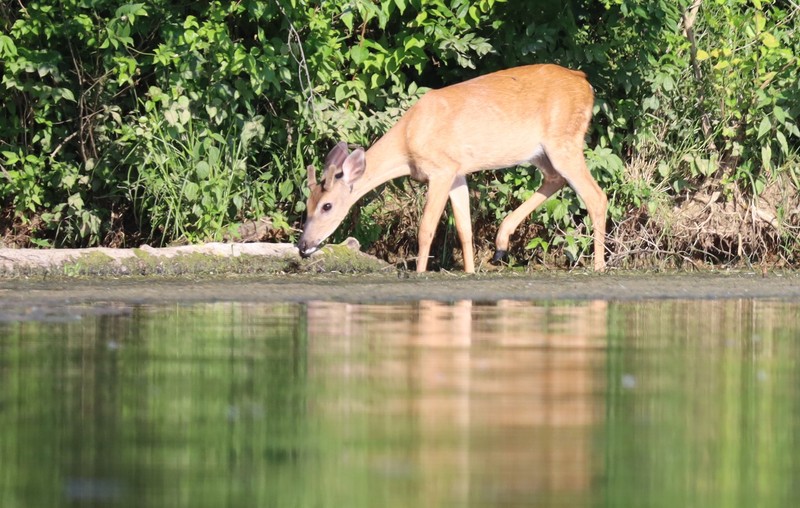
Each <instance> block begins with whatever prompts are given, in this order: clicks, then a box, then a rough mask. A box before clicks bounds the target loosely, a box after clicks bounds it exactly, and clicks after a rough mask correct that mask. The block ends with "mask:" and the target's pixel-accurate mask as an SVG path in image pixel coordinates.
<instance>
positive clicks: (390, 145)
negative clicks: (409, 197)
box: [297, 65, 607, 273]
mask: <svg viewBox="0 0 800 508" xmlns="http://www.w3.org/2000/svg"><path fill="white" fill-rule="evenodd" d="M593 103H594V96H593V93H592V87H591V86H590V85H589V82H588V81H587V80H586V75H585V74H583V73H582V72H579V71H573V70H569V69H565V68H563V67H559V66H557V65H528V66H523V67H516V68H512V69H508V70H504V71H500V72H495V73H492V74H487V75H484V76H480V77H478V78H475V79H471V80H469V81H465V82H463V83H459V84H457V85H452V86H448V87H445V88H441V89H439V90H431V91H430V92H428V93H426V94H425V95H424V96H423V97H422V98H420V99H419V101H417V103H416V104H415V105H414V106H412V107H411V108H410V109H409V110H408V111H407V112H406V113H405V114H404V115H403V116H402V117H401V118H400V120H399V121H398V122H397V123H396V124H395V125H394V126H393V127H392V128H391V129H390V130H389V132H387V133H386V134H385V135H384V136H383V137H382V138H380V139H379V140H378V141H377V142H376V143H375V144H374V145H373V146H372V147H371V148H370V149H369V150H367V151H366V152H365V151H364V149H363V148H357V149H355V150H354V151H353V152H352V153H350V152H349V150H348V148H347V143H344V142H341V143H339V144H337V145H336V146H335V147H334V148H333V150H332V151H331V152H330V154H329V155H328V157H327V159H326V161H325V168H324V170H323V174H322V179H321V181H320V182H319V183H317V180H316V177H315V170H314V167H313V166H309V167H308V185H309V188H310V190H311V195H310V196H309V198H308V205H307V208H306V210H307V214H308V215H307V219H306V222H305V226H304V228H303V233H302V235H301V236H300V241H299V242H298V244H297V247H298V249H299V250H300V255H302V256H303V257H306V256H308V255H310V254H311V253H313V252H314V251H316V250H317V249H318V248H319V245H320V244H321V243H322V242H323V241H324V240H325V239H326V238H327V237H328V236H330V235H331V234H332V233H333V232H334V231H335V230H336V228H337V227H338V226H339V224H340V223H341V222H342V220H344V218H345V216H346V215H347V212H348V211H349V210H350V208H351V207H352V206H353V205H354V204H355V203H356V202H357V201H358V199H359V198H361V196H363V195H364V194H366V193H367V192H369V191H370V190H372V189H374V188H376V187H377V186H379V185H380V184H382V183H385V182H387V181H389V180H391V179H393V178H397V177H400V176H411V177H412V178H414V179H416V180H419V181H423V182H428V196H427V202H426V203H425V209H424V211H423V214H422V220H421V222H420V225H419V232H418V240H419V253H418V257H417V271H418V272H424V271H425V270H426V268H427V266H428V254H429V252H430V248H431V242H432V240H433V235H434V233H435V231H436V226H437V223H438V222H439V218H440V217H441V215H442V212H443V211H444V208H445V205H446V203H447V199H448V197H449V198H450V203H451V205H452V208H453V215H454V217H455V224H456V230H457V231H458V236H459V239H460V240H461V247H462V250H463V255H464V271H466V272H469V273H472V272H474V271H475V261H474V254H473V245H472V224H471V220H470V209H469V193H468V189H467V179H466V175H468V174H469V173H473V172H475V171H484V170H490V169H500V168H507V167H510V166H515V165H517V164H522V163H525V162H531V163H533V164H535V165H536V166H537V167H539V169H540V170H541V171H542V173H543V175H544V181H543V183H542V186H541V187H540V188H539V190H537V191H536V193H535V194H533V196H531V197H530V198H529V199H528V200H527V201H525V202H524V203H522V205H520V207H519V208H517V209H516V210H514V211H513V212H511V213H510V214H509V215H508V216H507V217H506V218H505V219H504V220H503V223H502V224H501V226H500V229H499V231H498V232H497V240H496V244H495V245H496V252H495V256H494V260H493V261H494V262H496V261H499V260H500V259H502V258H503V257H504V256H505V254H506V253H507V250H508V238H509V236H510V235H511V233H513V232H514V230H515V229H516V228H517V226H518V225H519V224H520V222H522V221H523V220H524V219H525V218H526V217H527V216H528V215H530V214H531V212H533V210H535V209H536V208H537V207H538V206H539V205H541V204H542V203H543V202H544V201H545V200H546V199H547V198H548V197H550V196H551V195H552V194H553V193H554V192H556V191H557V190H559V189H560V188H561V187H563V186H564V184H565V183H568V184H569V185H570V186H572V188H573V189H575V191H576V192H577V193H578V195H579V196H580V197H581V198H582V199H583V202H584V203H585V205H586V209H587V210H588V212H589V217H590V218H591V220H592V225H593V227H594V269H595V270H597V271H602V270H604V269H605V260H604V258H603V254H604V252H605V226H606V224H605V223H606V208H607V199H606V195H605V193H604V192H603V191H602V189H600V186H598V185H597V182H595V180H594V178H592V175H591V174H590V173H589V170H588V169H587V168H586V161H585V160H584V157H583V143H584V136H585V135H586V129H587V128H588V126H589V120H590V119H591V114H592V106H593Z"/></svg>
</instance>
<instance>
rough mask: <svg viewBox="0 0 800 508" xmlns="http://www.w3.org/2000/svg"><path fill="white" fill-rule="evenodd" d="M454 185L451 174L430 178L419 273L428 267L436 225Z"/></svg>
mask: <svg viewBox="0 0 800 508" xmlns="http://www.w3.org/2000/svg"><path fill="white" fill-rule="evenodd" d="M452 185H453V177H452V176H450V175H448V176H439V177H431V178H430V180H428V200H427V201H426V202H425V209H424V210H423V212H422V220H420V223H419V233H418V243H419V251H418V253H417V272H419V273H422V272H424V271H426V270H427V269H428V256H429V255H430V252H431V243H433V236H434V235H435V234H436V226H437V225H438V224H439V219H440V218H441V217H442V212H444V206H445V205H446V204H447V197H448V195H449V191H450V188H451V187H452Z"/></svg>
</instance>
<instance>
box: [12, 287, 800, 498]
mask: <svg viewBox="0 0 800 508" xmlns="http://www.w3.org/2000/svg"><path fill="white" fill-rule="evenodd" d="M798 360H800V302H798V301H777V300H760V299H726V300H638V301H637V300H632V301H618V302H614V301H603V300H588V301H573V302H570V301H540V302H520V301H497V302H493V303H477V302H471V301H455V302H436V301H417V302H413V303H407V304H403V303H391V304H388V303H386V304H377V303H376V304H355V303H335V302H314V301H311V302H306V303H275V302H269V303H258V302H250V303H236V302H219V303H191V304H180V303H172V304H159V305H151V304H135V303H103V304H81V305H76V306H54V307H43V308H37V307H35V306H31V307H27V308H24V309H21V308H18V309H17V310H15V311H14V312H10V311H6V312H5V313H3V314H0V506H2V507H3V508H17V507H38V508H41V507H49V506H131V507H145V506H146V507H162V506H163V507H184V506H185V507H205V506H208V507H245V506H258V507H355V508H357V507H378V506H379V507H393V506H397V507H412V506H419V507H439V506H452V507H461V506H474V507H484V506H491V507H503V506H568V507H582V506H609V507H612V506H613V507H618V506H637V507H638V506H663V507H676V506H726V507H737V506H741V507H745V506H746V507H752V506H759V507H770V506H775V507H784V506H789V505H791V504H792V503H793V502H794V501H795V500H796V499H797V496H798V494H800V482H798V481H797V479H798V478H800V440H798V436H799V435H800V366H798Z"/></svg>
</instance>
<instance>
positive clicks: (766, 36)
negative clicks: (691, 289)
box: [761, 32, 780, 49]
mask: <svg viewBox="0 0 800 508" xmlns="http://www.w3.org/2000/svg"><path fill="white" fill-rule="evenodd" d="M761 43H762V44H764V46H766V47H767V48H769V49H775V48H777V47H778V46H779V45H780V43H779V42H778V39H776V38H775V36H774V35H772V34H771V33H769V32H766V33H763V34H761Z"/></svg>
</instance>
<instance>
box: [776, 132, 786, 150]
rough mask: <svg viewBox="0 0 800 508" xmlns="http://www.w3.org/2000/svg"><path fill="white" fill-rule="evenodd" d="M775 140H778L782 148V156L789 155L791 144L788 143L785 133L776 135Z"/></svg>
mask: <svg viewBox="0 0 800 508" xmlns="http://www.w3.org/2000/svg"><path fill="white" fill-rule="evenodd" d="M775 138H776V139H777V140H778V144H779V145H780V146H781V154H783V155H789V143H788V142H787V141H786V135H784V133H783V132H781V131H777V132H776V133H775Z"/></svg>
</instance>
